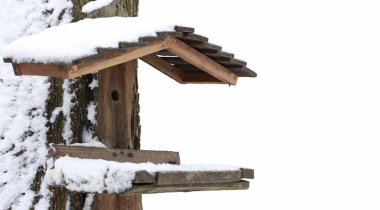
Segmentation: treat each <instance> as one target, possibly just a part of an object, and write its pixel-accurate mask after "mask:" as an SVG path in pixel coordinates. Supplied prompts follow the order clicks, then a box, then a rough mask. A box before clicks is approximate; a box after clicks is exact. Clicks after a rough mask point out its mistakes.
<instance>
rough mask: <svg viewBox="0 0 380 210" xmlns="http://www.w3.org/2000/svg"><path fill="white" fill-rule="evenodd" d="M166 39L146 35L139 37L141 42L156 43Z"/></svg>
mask: <svg viewBox="0 0 380 210" xmlns="http://www.w3.org/2000/svg"><path fill="white" fill-rule="evenodd" d="M162 41H164V38H163V37H158V36H144V37H140V38H139V42H148V43H155V42H162Z"/></svg>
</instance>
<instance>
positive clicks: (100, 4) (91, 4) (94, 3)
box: [82, 0, 114, 13]
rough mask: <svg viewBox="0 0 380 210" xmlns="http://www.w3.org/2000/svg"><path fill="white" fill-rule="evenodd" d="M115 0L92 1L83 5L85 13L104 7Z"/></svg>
mask: <svg viewBox="0 0 380 210" xmlns="http://www.w3.org/2000/svg"><path fill="white" fill-rule="evenodd" d="M113 1H114V0H96V1H90V2H88V3H87V4H85V5H84V6H83V7H82V12H83V13H90V12H92V11H95V10H97V9H101V8H102V7H105V6H108V5H110V4H111V3H112V2H113Z"/></svg>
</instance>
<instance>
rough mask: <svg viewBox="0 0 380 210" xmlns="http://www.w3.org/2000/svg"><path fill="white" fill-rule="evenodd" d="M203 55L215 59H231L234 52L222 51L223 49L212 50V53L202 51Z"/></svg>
mask: <svg viewBox="0 0 380 210" xmlns="http://www.w3.org/2000/svg"><path fill="white" fill-rule="evenodd" d="M204 55H206V56H207V57H210V58H212V59H213V60H215V61H218V60H226V59H227V60H230V59H233V58H234V57H235V55H234V54H232V53H227V52H223V51H219V52H213V53H204Z"/></svg>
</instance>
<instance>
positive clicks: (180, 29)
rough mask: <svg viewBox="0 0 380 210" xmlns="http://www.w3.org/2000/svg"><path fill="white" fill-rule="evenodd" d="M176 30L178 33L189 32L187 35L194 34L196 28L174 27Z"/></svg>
mask: <svg viewBox="0 0 380 210" xmlns="http://www.w3.org/2000/svg"><path fill="white" fill-rule="evenodd" d="M174 30H176V31H178V32H187V33H194V31H195V30H194V28H191V27H185V26H174Z"/></svg>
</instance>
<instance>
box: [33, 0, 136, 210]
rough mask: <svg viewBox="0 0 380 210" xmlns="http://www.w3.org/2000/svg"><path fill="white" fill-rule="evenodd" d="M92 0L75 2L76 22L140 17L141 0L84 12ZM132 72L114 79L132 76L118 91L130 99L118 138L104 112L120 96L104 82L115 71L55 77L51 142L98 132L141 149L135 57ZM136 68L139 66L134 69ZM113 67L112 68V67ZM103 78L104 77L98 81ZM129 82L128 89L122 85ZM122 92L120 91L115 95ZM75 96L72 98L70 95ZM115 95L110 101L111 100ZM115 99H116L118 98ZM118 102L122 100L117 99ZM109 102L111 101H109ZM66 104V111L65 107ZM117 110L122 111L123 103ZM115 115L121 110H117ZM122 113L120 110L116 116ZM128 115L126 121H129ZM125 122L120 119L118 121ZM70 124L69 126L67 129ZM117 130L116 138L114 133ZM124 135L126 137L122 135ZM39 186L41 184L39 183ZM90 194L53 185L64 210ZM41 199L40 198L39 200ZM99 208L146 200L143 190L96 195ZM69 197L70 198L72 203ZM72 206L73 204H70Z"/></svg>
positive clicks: (79, 205) (54, 206) (112, 142)
mask: <svg viewBox="0 0 380 210" xmlns="http://www.w3.org/2000/svg"><path fill="white" fill-rule="evenodd" d="M89 1H91V0H72V2H73V5H74V6H73V11H72V12H73V18H74V19H73V21H78V20H81V19H83V18H87V17H89V18H97V17H110V16H125V17H126V16H129V17H131V16H137V12H138V0H114V1H113V2H112V4H110V5H108V6H106V7H104V8H102V9H99V10H96V11H94V12H92V13H90V14H83V13H82V12H81V8H82V6H83V5H85V4H86V3H88V2H89ZM126 65H127V66H126V67H125V68H127V69H128V70H129V71H128V74H126V72H127V71H126V70H127V69H125V68H123V67H121V68H120V69H116V70H113V71H112V72H113V73H111V74H121V75H124V77H118V76H115V75H113V77H114V78H119V79H122V78H124V79H126V78H128V79H127V80H124V81H119V82H121V83H120V85H121V86H120V87H118V88H120V89H118V90H117V94H118V97H119V99H118V100H124V99H126V100H125V101H126V103H127V104H128V106H127V107H124V108H125V113H124V115H123V116H124V117H125V119H122V118H120V119H119V118H115V119H114V120H119V121H120V123H122V124H123V123H124V125H123V126H121V127H120V126H119V127H117V128H115V129H116V132H119V133H120V132H124V133H123V135H124V138H118V139H117V140H116V138H114V136H115V135H114V136H112V134H111V132H115V131H114V130H113V131H112V128H111V130H106V129H110V128H108V127H107V126H106V124H105V121H104V122H102V120H104V112H105V111H106V110H107V108H105V107H104V106H114V104H113V103H114V102H115V100H114V99H112V97H113V95H111V94H113V93H114V92H112V91H115V90H113V89H112V90H110V89H107V88H106V87H105V86H104V81H105V79H104V78H105V77H107V78H108V77H110V76H111V75H110V72H111V71H109V70H105V71H102V72H100V73H96V74H91V75H85V76H82V77H81V78H78V79H72V80H62V79H57V78H50V79H49V80H50V82H51V87H50V90H49V98H48V101H47V104H46V112H47V117H48V119H50V121H49V123H48V127H49V131H48V142H49V143H55V144H58V143H64V144H71V143H81V142H83V136H84V133H86V134H87V135H88V134H90V135H92V137H93V138H98V139H100V140H101V141H102V142H103V143H104V144H106V145H107V146H109V147H114V148H133V149H140V130H141V127H140V118H139V111H140V110H139V94H138V85H137V64H136V61H132V62H130V63H129V64H126ZM130 68H133V69H130ZM108 71H109V72H108ZM98 80H99V81H98ZM95 81H98V82H99V87H94V86H92V85H91V84H95V83H94V82H95ZM125 87H127V90H124V89H121V88H125ZM115 97H116V96H115ZM68 99H69V100H68ZM109 100H110V101H109ZM112 100H114V101H112ZM116 102H118V101H116ZM91 103H94V104H95V105H97V111H98V113H97V119H98V123H97V124H93V123H92V122H91V121H90V120H89V119H88V118H87V112H88V106H89V104H91ZM107 103H108V104H107ZM63 106H66V107H67V106H69V107H70V112H68V113H67V112H64V111H62V108H61V107H63ZM60 108H61V111H59V110H60ZM117 110H122V108H121V106H120V107H118V109H117ZM113 114H115V113H113ZM114 116H115V117H116V116H118V115H117V113H116V115H114ZM123 120H125V122H124V121H123ZM117 124H119V123H115V125H117ZM65 128H69V130H67V129H65ZM110 135H111V137H110ZM119 137H120V136H119ZM42 176H43V173H41V172H39V173H38V174H37V178H36V180H35V183H34V184H33V189H34V188H35V189H38V188H39V185H40V180H41V177H42ZM35 185H36V186H35ZM86 197H87V195H86V194H83V193H74V192H68V191H67V190H64V189H54V190H52V198H51V205H50V209H51V210H64V209H83V206H84V204H85V200H86ZM35 200H36V201H35V203H36V202H37V201H38V198H36V199H35ZM94 200H95V201H94V204H93V209H125V210H141V209H142V202H141V195H136V196H116V195H107V196H101V195H96V196H95V199H94ZM68 201H69V202H68ZM66 205H70V207H69V208H67V207H66Z"/></svg>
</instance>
